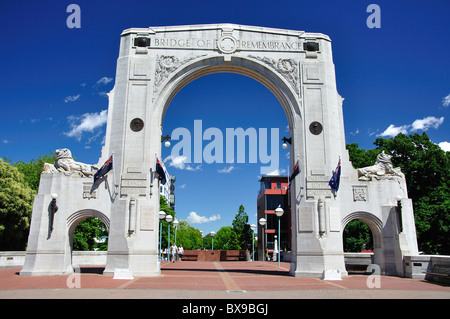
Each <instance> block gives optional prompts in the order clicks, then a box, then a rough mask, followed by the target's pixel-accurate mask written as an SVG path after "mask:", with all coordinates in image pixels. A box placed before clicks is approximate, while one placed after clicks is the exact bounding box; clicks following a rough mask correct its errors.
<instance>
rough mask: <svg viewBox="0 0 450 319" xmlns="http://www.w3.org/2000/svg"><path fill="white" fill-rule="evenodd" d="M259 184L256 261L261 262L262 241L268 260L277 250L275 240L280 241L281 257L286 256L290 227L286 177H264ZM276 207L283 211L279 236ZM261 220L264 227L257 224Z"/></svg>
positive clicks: (288, 246) (289, 248)
mask: <svg viewBox="0 0 450 319" xmlns="http://www.w3.org/2000/svg"><path fill="white" fill-rule="evenodd" d="M259 182H260V191H259V193H258V199H257V222H258V225H257V229H258V260H262V256H263V241H264V248H265V250H266V255H268V256H269V257H270V258H273V253H274V251H275V252H276V251H277V248H278V247H277V246H276V244H275V238H276V239H277V242H278V241H280V249H281V252H282V255H286V253H287V252H289V251H290V250H291V238H292V225H291V209H290V204H289V192H288V189H289V182H288V176H273V175H264V176H263V177H261V179H260V181H259ZM277 207H281V208H282V209H283V210H284V214H283V216H281V219H280V234H278V217H277V215H276V214H275V209H276V208H277ZM261 218H264V219H266V224H265V225H264V226H261V225H260V224H259V220H260V219H261ZM263 236H264V240H263Z"/></svg>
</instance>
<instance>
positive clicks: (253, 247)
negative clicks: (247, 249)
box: [250, 224, 256, 261]
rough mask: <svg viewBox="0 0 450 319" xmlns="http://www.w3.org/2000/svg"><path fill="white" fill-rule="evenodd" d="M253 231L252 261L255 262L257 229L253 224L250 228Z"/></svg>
mask: <svg viewBox="0 0 450 319" xmlns="http://www.w3.org/2000/svg"><path fill="white" fill-rule="evenodd" d="M250 228H251V230H252V261H255V229H256V225H255V224H252V225H251V226H250Z"/></svg>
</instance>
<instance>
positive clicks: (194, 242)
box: [177, 220, 203, 249]
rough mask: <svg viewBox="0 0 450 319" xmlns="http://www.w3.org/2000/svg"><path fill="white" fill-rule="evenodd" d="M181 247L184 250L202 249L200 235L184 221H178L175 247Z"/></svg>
mask: <svg viewBox="0 0 450 319" xmlns="http://www.w3.org/2000/svg"><path fill="white" fill-rule="evenodd" d="M180 245H183V248H184V249H199V248H202V247H203V240H202V234H201V233H200V231H199V230H198V229H196V228H194V227H192V226H190V225H189V223H188V222H187V221H186V220H180V223H179V225H178V230H177V246H180Z"/></svg>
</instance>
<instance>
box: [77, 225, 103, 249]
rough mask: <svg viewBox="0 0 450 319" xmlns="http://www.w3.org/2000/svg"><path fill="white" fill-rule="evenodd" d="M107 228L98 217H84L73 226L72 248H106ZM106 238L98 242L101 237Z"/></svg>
mask: <svg viewBox="0 0 450 319" xmlns="http://www.w3.org/2000/svg"><path fill="white" fill-rule="evenodd" d="M107 236H108V229H107V228H106V225H105V224H104V223H103V222H102V221H101V220H100V219H98V218H93V217H91V218H86V219H85V220H83V221H81V222H80V223H79V224H78V226H77V227H76V228H75V231H74V234H73V250H76V251H92V250H101V251H106V250H108V240H107ZM103 238H106V241H105V242H103V243H98V242H97V241H100V240H101V239H103Z"/></svg>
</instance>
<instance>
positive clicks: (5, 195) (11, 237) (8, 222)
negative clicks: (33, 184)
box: [0, 159, 35, 250]
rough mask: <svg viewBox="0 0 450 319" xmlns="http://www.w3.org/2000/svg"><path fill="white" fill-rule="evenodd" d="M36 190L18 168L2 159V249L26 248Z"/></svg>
mask: <svg viewBox="0 0 450 319" xmlns="http://www.w3.org/2000/svg"><path fill="white" fill-rule="evenodd" d="M34 195H35V192H34V191H33V190H32V189H31V188H30V187H29V186H28V184H27V183H26V182H25V178H24V176H23V174H22V173H20V172H19V171H18V170H17V168H15V167H12V166H11V165H10V164H9V163H5V162H4V161H3V160H2V159H0V250H24V249H25V247H26V244H27V240H28V232H29V228H30V218H31V211H32V207H33V200H34Z"/></svg>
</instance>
